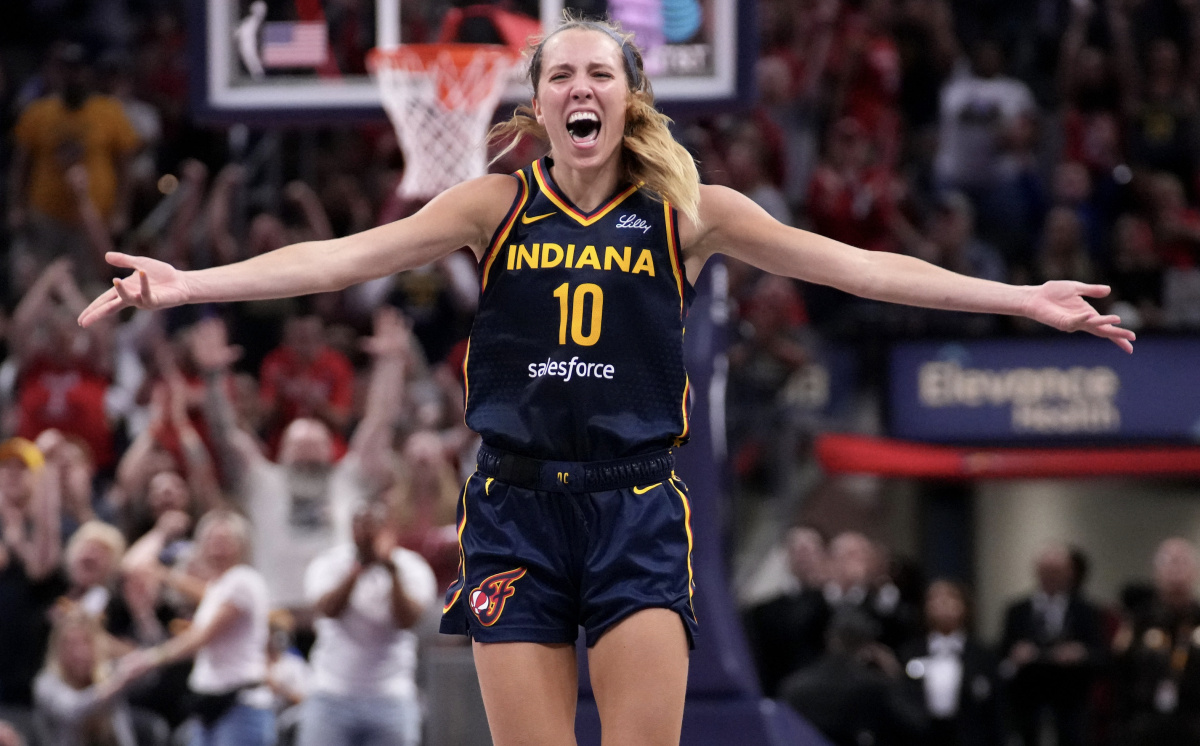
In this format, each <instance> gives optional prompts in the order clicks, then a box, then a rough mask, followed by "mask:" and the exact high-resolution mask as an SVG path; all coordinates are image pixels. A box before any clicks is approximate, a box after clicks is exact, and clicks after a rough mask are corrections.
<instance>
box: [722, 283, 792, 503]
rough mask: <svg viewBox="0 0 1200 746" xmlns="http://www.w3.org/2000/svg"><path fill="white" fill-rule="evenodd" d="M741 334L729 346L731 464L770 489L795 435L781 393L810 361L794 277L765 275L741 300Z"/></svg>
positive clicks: (746, 479)
mask: <svg viewBox="0 0 1200 746" xmlns="http://www.w3.org/2000/svg"><path fill="white" fill-rule="evenodd" d="M740 311H741V317H742V322H741V323H740V324H739V325H738V329H737V339H736V340H735V341H734V342H733V344H732V345H731V346H730V348H729V393H728V397H729V399H728V400H729V403H730V417H729V421H728V424H727V429H728V433H729V435H728V437H729V450H730V454H731V458H732V462H733V464H732V465H733V469H734V472H735V474H736V475H737V477H738V478H739V480H740V481H741V482H742V483H743V484H744V485H746V486H749V487H750V488H752V489H754V490H757V491H759V492H762V493H766V494H771V493H772V492H774V491H775V490H777V489H779V488H780V487H781V484H782V482H781V480H782V469H783V468H785V467H786V465H787V464H788V463H790V460H791V458H792V454H793V453H794V451H793V448H794V447H795V445H796V444H795V442H794V438H789V437H785V436H786V435H787V433H786V430H785V429H786V428H787V427H788V425H789V423H788V412H787V410H786V409H784V408H783V407H781V406H780V394H781V392H782V391H783V389H784V387H785V386H786V385H787V382H788V380H789V379H790V378H791V376H792V375H793V374H794V373H795V372H796V371H798V370H800V369H801V368H803V367H804V366H805V365H806V364H807V363H808V362H809V354H808V351H807V349H806V348H805V346H804V344H803V327H804V325H805V322H806V321H807V317H806V313H805V308H804V303H803V300H802V298H801V297H800V293H799V291H798V289H797V287H796V283H795V281H793V280H790V279H788V278H784V277H777V276H775V275H768V274H762V275H761V276H759V278H758V280H757V281H756V282H755V283H754V285H753V288H752V294H751V295H750V296H749V297H748V298H746V299H745V301H744V302H743V304H742V308H741V309H740Z"/></svg>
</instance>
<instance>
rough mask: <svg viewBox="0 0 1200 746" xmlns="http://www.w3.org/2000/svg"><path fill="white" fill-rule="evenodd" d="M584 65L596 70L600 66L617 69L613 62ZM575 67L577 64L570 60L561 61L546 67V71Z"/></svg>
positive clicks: (594, 62)
mask: <svg viewBox="0 0 1200 746" xmlns="http://www.w3.org/2000/svg"><path fill="white" fill-rule="evenodd" d="M583 67H586V68H587V69H589V70H595V69H596V68H600V67H606V68H608V69H610V70H615V69H616V66H615V65H613V63H612V62H596V61H592V62H589V63H587V64H586V65H584V66H583ZM574 69H575V66H574V65H572V64H571V63H569V62H559V63H557V64H554V65H552V66H550V67H548V68H546V73H547V74H549V73H552V72H556V71H558V70H574Z"/></svg>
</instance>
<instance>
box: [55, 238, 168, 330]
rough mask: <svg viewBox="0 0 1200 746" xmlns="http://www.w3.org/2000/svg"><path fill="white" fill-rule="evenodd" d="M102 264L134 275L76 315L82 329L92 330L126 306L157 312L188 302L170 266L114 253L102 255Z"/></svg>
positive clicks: (119, 281)
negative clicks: (92, 326)
mask: <svg viewBox="0 0 1200 746" xmlns="http://www.w3.org/2000/svg"><path fill="white" fill-rule="evenodd" d="M104 260H105V261H107V262H108V263H109V264H111V265H113V266H114V267H124V268H126V269H132V270H134V273H133V274H132V275H130V276H129V277H126V278H125V279H124V280H113V286H112V288H111V289H109V290H107V291H105V292H104V293H102V294H101V295H100V297H99V298H97V299H96V300H94V301H92V303H91V305H89V306H88V307H87V308H85V309H84V310H83V313H81V314H79V324H80V325H81V326H91V325H92V324H94V323H95V322H97V321H99V320H100V319H103V318H105V317H108V316H111V315H112V314H114V313H116V312H117V311H120V310H121V309H122V308H128V307H129V306H133V307H134V308H146V309H150V310H157V309H160V308H171V307H172V306H179V305H183V304H184V303H187V302H188V296H189V295H190V292H189V289H188V286H187V280H186V279H185V277H184V273H183V272H180V271H179V270H177V269H175V268H174V267H172V266H171V265H170V264H167V263H166V262H160V261H158V260H157V259H151V258H149V257H145V256H130V255H129V254H122V253H120V252H117V251H110V252H108V253H107V254H105V255H104Z"/></svg>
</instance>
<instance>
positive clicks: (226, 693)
mask: <svg viewBox="0 0 1200 746" xmlns="http://www.w3.org/2000/svg"><path fill="white" fill-rule="evenodd" d="M249 536H250V525H249V523H248V522H247V521H246V519H245V518H243V517H242V516H240V515H239V514H237V513H235V512H233V511H231V510H224V509H217V510H212V511H210V512H208V513H207V514H205V516H204V517H203V518H201V519H200V523H199V524H198V525H197V527H196V543H197V545H198V548H199V552H200V560H201V561H202V562H203V564H204V565H205V569H206V570H207V571H208V574H209V577H210V578H211V579H210V580H209V581H208V585H207V587H206V588H205V589H204V597H203V600H202V601H201V602H200V607H199V608H198V609H196V616H195V617H194V619H193V620H192V626H191V627H189V628H188V630H187V631H186V632H184V633H183V634H181V635H179V636H177V637H175V638H172V639H171V640H169V641H167V642H165V643H163V644H161V645H159V646H157V647H154V648H150V649H148V650H145V651H141V652H139V653H135V654H133V655H131V656H130V657H134V656H136V658H135V670H138V671H139V672H140V671H141V670H148V669H150V668H153V667H155V666H158V665H162V664H165V663H173V662H175V661H178V660H182V659H185V658H189V657H192V656H195V659H196V662H195V666H194V667H193V668H192V675H191V678H189V679H188V686H189V687H190V688H191V690H192V692H193V693H194V694H195V695H196V696H195V702H196V705H195V713H196V715H197V716H198V718H199V721H200V722H199V724H198V727H197V728H196V730H195V732H194V733H195V735H194V736H193V739H192V746H271V744H273V743H274V742H275V716H274V713H273V712H272V709H271V704H272V698H271V690H270V689H269V688H268V687H266V686H265V685H264V681H265V680H266V676H267V637H268V635H269V627H268V612H269V608H268V595H267V585H266V582H264V581H263V579H262V576H261V575H259V574H258V572H257V571H255V570H254V569H253V568H251V567H250V566H249V565H246V564H244V562H245V560H246V557H247V556H248V555H249V549H250V546H249Z"/></svg>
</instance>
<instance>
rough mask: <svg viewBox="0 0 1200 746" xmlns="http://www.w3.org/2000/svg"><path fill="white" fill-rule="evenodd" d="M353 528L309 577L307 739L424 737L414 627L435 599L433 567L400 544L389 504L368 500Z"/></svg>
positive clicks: (412, 741)
mask: <svg viewBox="0 0 1200 746" xmlns="http://www.w3.org/2000/svg"><path fill="white" fill-rule="evenodd" d="M353 530H354V540H353V541H352V542H347V543H343V544H339V545H338V546H335V547H332V548H330V549H328V550H326V551H325V552H323V553H322V554H320V555H318V556H317V558H316V559H315V560H313V562H312V564H311V565H309V567H308V572H307V576H306V578H305V591H306V593H307V594H308V598H309V600H310V601H311V602H312V603H313V604H314V605H315V606H316V609H317V614H318V615H319V618H318V620H317V622H316V626H317V642H316V645H315V646H314V647H313V651H312V662H313V670H314V673H315V682H314V692H313V695H312V696H311V697H309V698H308V699H307V700H306V701H305V704H304V713H303V716H302V719H301V723H300V740H299V744H300V746H325V745H326V744H328V745H329V746H339V745H343V744H344V745H345V746H349V744H352V743H360V742H364V741H366V742H373V743H388V744H395V745H396V746H416V744H417V743H418V741H419V740H420V734H421V708H420V704H419V702H418V699H417V687H416V682H415V679H414V677H415V674H416V664H417V638H416V635H415V634H414V633H413V632H411V631H410V629H411V628H412V627H413V626H414V625H415V624H416V623H417V621H418V620H419V619H420V617H421V615H422V614H424V613H425V611H427V610H428V609H429V607H430V606H432V605H433V604H434V602H435V600H436V597H437V586H436V585H435V581H434V576H433V572H432V571H431V570H430V568H429V565H427V564H426V563H425V561H424V560H422V559H421V557H420V555H418V554H416V553H415V552H412V551H409V550H407V549H403V548H401V547H399V546H397V544H396V533H395V527H394V526H392V525H389V522H388V519H387V509H386V506H384V505H383V504H378V503H377V504H372V505H365V506H363V507H362V508H360V509H359V510H358V512H357V513H356V514H355V516H354V529H353Z"/></svg>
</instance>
